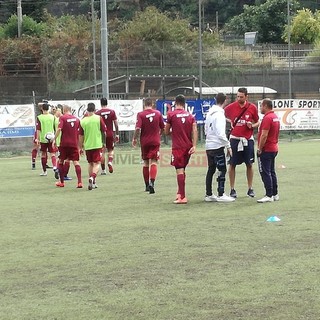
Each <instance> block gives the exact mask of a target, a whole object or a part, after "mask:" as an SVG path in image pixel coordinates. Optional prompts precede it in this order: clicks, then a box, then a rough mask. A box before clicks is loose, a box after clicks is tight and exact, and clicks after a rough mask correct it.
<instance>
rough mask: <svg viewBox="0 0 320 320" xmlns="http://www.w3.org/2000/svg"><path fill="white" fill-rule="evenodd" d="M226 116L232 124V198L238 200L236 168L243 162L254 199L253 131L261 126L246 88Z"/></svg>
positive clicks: (239, 91)
mask: <svg viewBox="0 0 320 320" xmlns="http://www.w3.org/2000/svg"><path fill="white" fill-rule="evenodd" d="M224 112H225V116H226V118H227V119H228V120H229V122H230V123H231V128H232V130H231V134H230V145H231V149H232V157H230V163H229V180H230V188H231V191H230V196H231V197H233V198H237V192H236V190H235V187H234V185H235V178H236V166H237V165H239V164H242V163H243V162H244V163H245V164H246V166H247V182H248V191H247V195H248V196H249V197H254V196H255V194H254V191H253V188H252V183H253V167H252V164H253V163H254V140H253V129H254V128H257V127H258V126H259V115H258V109H257V106H256V105H254V104H253V103H251V102H249V101H248V91H247V89H246V88H239V89H238V92H237V101H235V102H233V103H230V104H229V105H227V106H226V107H225V109H224Z"/></svg>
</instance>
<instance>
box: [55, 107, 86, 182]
mask: <svg viewBox="0 0 320 320" xmlns="http://www.w3.org/2000/svg"><path fill="white" fill-rule="evenodd" d="M79 126H80V120H79V119H78V118H77V117H76V116H73V115H72V113H71V107H69V106H67V105H64V106H63V115H62V116H60V117H59V124H58V128H57V131H56V133H55V139H54V142H56V139H57V138H58V137H59V135H60V134H61V136H60V144H59V162H58V169H59V173H60V181H58V182H57V183H56V186H57V187H62V188H63V187H64V177H65V176H66V172H65V161H72V162H73V165H74V168H75V171H76V175H77V178H78V184H77V188H82V180H81V167H80V163H79V158H80V157H79V147H78V144H79Z"/></svg>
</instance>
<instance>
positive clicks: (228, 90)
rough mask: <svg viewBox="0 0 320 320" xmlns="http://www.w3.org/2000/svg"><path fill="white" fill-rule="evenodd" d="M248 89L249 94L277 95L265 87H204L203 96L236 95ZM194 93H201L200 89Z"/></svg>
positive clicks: (196, 89)
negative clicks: (239, 90)
mask: <svg viewBox="0 0 320 320" xmlns="http://www.w3.org/2000/svg"><path fill="white" fill-rule="evenodd" d="M242 87H244V88H247V90H248V94H260V93H261V94H262V93H265V94H267V93H268V94H270V93H277V91H276V90H274V89H272V88H269V87H263V86H236V87H202V94H204V95H210V94H212V95H215V94H217V93H219V92H222V93H225V94H236V93H237V92H238V89H239V88H242ZM188 89H191V90H192V88H191V87H188ZM194 91H195V92H196V93H199V92H200V89H199V87H195V88H194Z"/></svg>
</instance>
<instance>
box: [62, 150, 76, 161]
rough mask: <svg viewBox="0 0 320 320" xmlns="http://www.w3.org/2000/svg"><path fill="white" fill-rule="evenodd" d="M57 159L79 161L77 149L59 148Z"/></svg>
mask: <svg viewBox="0 0 320 320" xmlns="http://www.w3.org/2000/svg"><path fill="white" fill-rule="evenodd" d="M59 153H60V154H59V159H60V160H62V161H64V160H71V161H79V159H80V156H79V149H78V148H77V147H59Z"/></svg>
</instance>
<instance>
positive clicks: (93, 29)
mask: <svg viewBox="0 0 320 320" xmlns="http://www.w3.org/2000/svg"><path fill="white" fill-rule="evenodd" d="M91 19H92V51H93V81H94V93H95V95H96V96H97V58H96V14H95V11H94V0H91Z"/></svg>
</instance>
